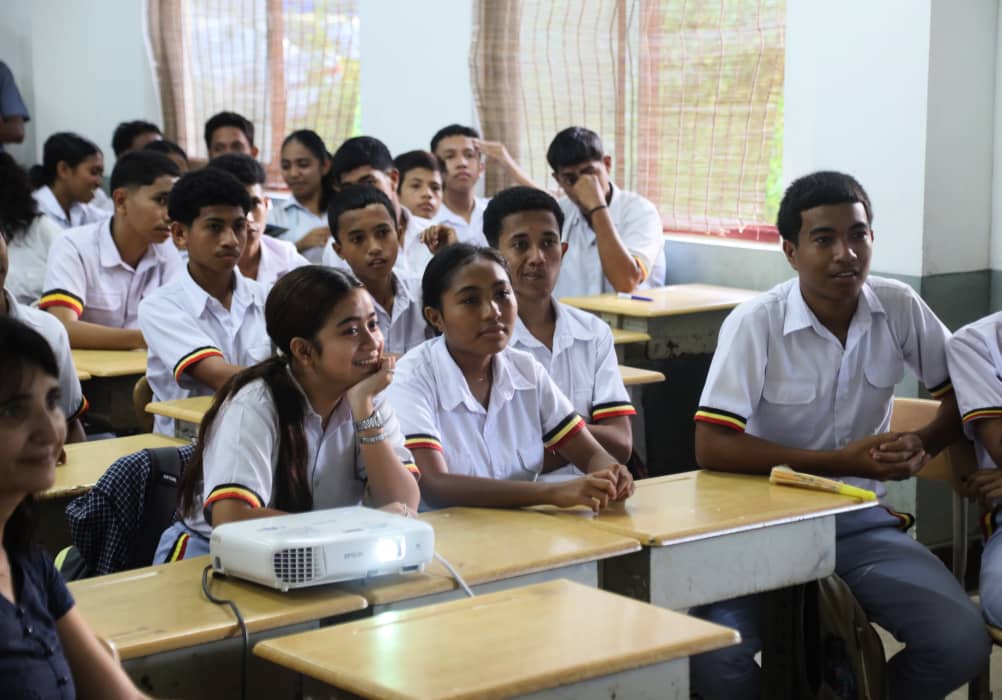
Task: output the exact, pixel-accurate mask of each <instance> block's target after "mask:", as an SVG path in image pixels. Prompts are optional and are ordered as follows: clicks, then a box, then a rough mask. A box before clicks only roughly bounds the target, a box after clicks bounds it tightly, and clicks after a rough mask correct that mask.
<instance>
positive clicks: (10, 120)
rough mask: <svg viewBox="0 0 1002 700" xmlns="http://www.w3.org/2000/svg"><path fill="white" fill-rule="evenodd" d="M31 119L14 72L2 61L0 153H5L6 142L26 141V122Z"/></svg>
mask: <svg viewBox="0 0 1002 700" xmlns="http://www.w3.org/2000/svg"><path fill="white" fill-rule="evenodd" d="M30 119H31V116H30V115H29V114H28V108H27V107H25V106H24V100H23V99H21V93H20V92H19V91H18V89H17V83H15V82H14V74H13V73H11V72H10V68H8V67H7V64H6V63H4V62H3V61H0V153H3V150H4V144H5V143H21V142H22V141H24V123H25V122H27V121H29V120H30Z"/></svg>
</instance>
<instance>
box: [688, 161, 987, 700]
mask: <svg viewBox="0 0 1002 700" xmlns="http://www.w3.org/2000/svg"><path fill="white" fill-rule="evenodd" d="M872 220H873V216H872V209H871V207H870V200H869V198H868V197H867V195H866V192H864V190H863V188H862V187H861V186H860V185H859V183H858V182H856V180H854V179H853V178H852V177H850V176H848V175H844V174H842V173H835V172H818V173H814V174H812V175H808V176H806V177H802V178H800V179H798V180H796V181H795V182H793V184H791V185H790V187H789V189H787V191H786V194H785V195H784V196H783V200H782V202H781V204H780V208H779V214H778V222H777V225H778V228H779V233H780V235H781V236H782V237H783V251H784V253H785V254H786V257H787V260H788V261H789V263H790V265H791V266H792V267H793V269H794V270H796V271H797V275H798V276H797V277H796V278H794V279H792V280H789V281H788V282H784V283H783V284H781V285H778V286H777V287H774V288H773V289H772V290H770V291H769V292H766V293H765V294H763V295H761V296H760V297H757V298H755V299H753V300H751V301H749V302H746V303H744V304H742V305H740V306H739V307H738V308H737V309H735V310H734V311H733V312H732V313H731V314H730V315H729V316H728V317H727V319H726V320H725V321H724V323H723V326H722V327H721V329H720V336H719V340H718V345H717V348H718V349H717V352H716V353H715V354H714V356H713V361H712V363H711V366H710V371H709V375H708V377H707V380H706V385H705V387H704V389H703V394H702V397H701V398H700V407H699V410H698V411H697V413H696V416H695V418H696V460H697V461H698V462H699V465H700V466H701V467H704V468H708V469H717V470H721V471H730V472H739V473H745V474H763V475H764V474H768V473H769V470H770V469H771V468H772V467H773V466H774V465H777V464H788V465H790V466H791V467H793V468H794V469H797V470H800V471H806V472H810V473H814V474H819V475H822V476H828V477H834V478H836V479H841V480H842V481H845V482H847V483H852V484H854V485H857V486H862V487H864V488H868V489H873V490H875V491H876V492H877V494H878V496H883V495H884V492H885V489H884V486H883V482H884V481H887V480H889V479H893V480H899V479H907V478H908V477H910V476H912V475H913V474H915V473H916V472H917V471H919V470H920V469H921V468H922V466H923V465H924V464H925V463H926V462H927V461H928V460H929V458H930V457H931V456H933V455H935V454H936V453H938V452H939V451H940V450H941V449H943V448H944V447H945V446H946V445H948V444H950V443H951V442H953V441H954V440H955V439H957V438H958V437H959V434H960V430H959V427H960V422H959V420H958V415H957V408H956V399H955V397H954V394H953V391H952V388H951V385H950V377H949V373H948V371H947V362H946V342H947V338H948V336H949V331H947V329H946V328H945V327H944V326H943V324H942V323H940V321H939V319H938V318H936V316H935V315H934V314H933V313H932V311H931V310H930V309H929V307H927V306H926V305H925V303H924V302H923V301H922V299H921V298H920V297H919V296H918V295H917V294H916V293H915V292H914V291H912V289H911V288H910V287H908V286H907V285H905V284H902V283H901V282H896V281H894V280H889V279H883V278H880V277H872V276H871V277H869V278H868V273H869V268H870V255H871V248H872V245H873V232H872V230H871V228H870V225H871V222H872ZM906 366H907V367H909V368H910V369H911V370H912V371H913V372H914V373H915V374H916V375H917V376H918V378H919V379H920V380H921V381H922V382H923V383H924V384H925V386H926V387H928V389H929V391H930V393H932V394H933V396H937V397H939V398H940V399H941V401H942V404H941V406H940V409H939V411H938V413H937V415H936V417H935V419H934V420H933V421H931V422H930V423H929V424H928V425H926V426H924V427H923V428H922V429H920V430H917V431H915V432H913V433H901V434H898V433H889V432H887V430H888V426H889V424H890V418H891V406H892V400H893V394H894V386H895V384H896V383H897V382H898V381H899V380H900V379H901V378H902V377H903V376H904V371H905V367H906ZM902 520H905V518H904V517H903V516H901V515H898V514H895V513H894V512H893V511H890V510H889V509H886V508H882V507H875V508H867V509H865V510H860V511H855V512H852V513H846V514H843V515H839V516H837V517H836V520H835V522H836V556H835V573H837V574H838V575H839V576H840V577H841V578H842V579H843V580H844V581H845V582H846V583H847V584H848V586H849V588H850V589H852V592H853V594H854V595H855V596H856V599H857V600H858V601H859V603H860V605H861V606H862V608H863V609H864V610H865V611H866V613H867V615H868V616H869V618H870V620H872V621H873V622H875V623H877V624H879V625H880V626H881V627H883V628H884V629H886V630H887V631H889V632H890V633H891V634H893V635H894V636H895V637H896V638H897V639H898V640H899V641H901V642H903V643H904V644H905V647H904V649H903V650H902V651H900V652H898V653H897V654H895V655H894V657H893V658H892V659H891V660H890V661H889V662H888V666H887V673H888V682H889V687H890V697H891V698H894V699H899V698H900V699H904V698H909V699H910V700H921V699H922V698H930V699H931V698H943V697H944V696H946V695H947V694H949V693H950V692H951V691H952V690H954V689H955V688H957V687H958V686H960V685H962V684H963V683H966V682H967V681H968V680H970V679H971V678H973V677H974V676H975V675H976V674H977V673H978V672H979V671H980V669H981V668H982V667H983V665H984V663H985V662H986V661H987V658H988V654H989V651H990V644H989V640H988V636H987V634H986V633H985V626H984V622H983V621H982V619H981V615H980V614H979V612H978V610H977V608H975V607H974V605H973V604H972V603H971V601H970V600H969V599H968V597H967V594H966V593H965V592H964V590H963V589H962V588H961V587H960V585H959V584H958V583H957V581H956V579H954V578H953V576H952V575H951V574H950V572H949V571H947V569H946V568H945V567H944V566H943V564H942V563H941V562H940V561H939V559H937V558H936V557H935V556H933V555H932V554H931V553H930V552H929V551H928V550H927V549H926V548H925V547H923V546H922V545H921V544H919V543H918V542H916V541H915V540H913V539H912V538H911V537H909V536H908V535H907V534H906V533H905V532H903V531H902V530H901V529H900V526H901V524H902ZM690 612H691V613H692V614H693V615H696V616H698V617H704V618H707V619H710V620H713V621H715V622H719V623H721V624H724V625H728V626H730V627H734V628H736V629H737V630H738V631H739V632H740V633H741V639H742V641H741V644H740V645H739V646H735V647H731V648H729V649H727V650H723V651H718V652H712V653H709V654H702V655H699V656H695V657H693V659H692V665H691V669H692V675H693V689H694V690H695V691H696V692H697V693H699V694H701V696H702V697H703V698H705V699H706V700H712V699H713V698H729V699H730V698H753V697H754V698H758V697H759V695H760V683H761V679H760V671H759V668H758V666H757V664H756V663H755V661H754V658H753V657H754V654H755V653H756V652H757V651H758V650H759V649H761V631H760V625H761V621H762V610H761V599H760V597H759V596H755V595H753V596H748V597H745V598H740V599H736V600H731V601H725V602H722V603H717V604H714V605H707V606H703V607H700V608H694V609H693V610H691V611H690Z"/></svg>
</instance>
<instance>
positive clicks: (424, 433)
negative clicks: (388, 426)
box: [386, 353, 442, 452]
mask: <svg viewBox="0 0 1002 700" xmlns="http://www.w3.org/2000/svg"><path fill="white" fill-rule="evenodd" d="M425 355H426V354H425V353H409V354H407V355H404V356H403V357H402V358H401V359H400V362H399V363H398V364H397V371H396V373H395V374H396V376H395V377H394V378H393V382H392V383H391V384H390V386H389V388H388V389H387V390H386V400H387V403H389V405H390V406H392V407H393V409H394V410H395V411H396V415H397V418H398V419H399V421H400V430H401V432H402V433H403V435H404V446H405V447H406V448H407V449H408V450H411V451H413V450H438V451H439V452H441V451H442V437H441V430H440V428H439V422H438V411H437V410H436V403H437V396H438V392H436V391H435V387H434V386H432V385H431V384H430V382H428V381H426V380H425V378H424V377H423V376H422V373H421V372H420V371H419V370H420V367H419V362H418V361H417V360H418V358H419V357H421V358H422V359H425V360H427V359H428V358H426V357H425Z"/></svg>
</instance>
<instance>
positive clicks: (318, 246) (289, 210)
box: [268, 129, 331, 263]
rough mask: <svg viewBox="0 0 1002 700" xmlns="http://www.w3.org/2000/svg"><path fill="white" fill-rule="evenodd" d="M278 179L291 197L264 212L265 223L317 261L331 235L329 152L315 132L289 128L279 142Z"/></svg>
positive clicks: (310, 258)
mask: <svg viewBox="0 0 1002 700" xmlns="http://www.w3.org/2000/svg"><path fill="white" fill-rule="evenodd" d="M281 165H282V179H283V180H285V184H286V185H287V186H288V187H289V191H290V192H291V193H292V197H290V198H289V199H287V200H285V201H283V202H279V201H277V200H276V202H275V206H273V207H272V208H271V211H270V212H269V213H268V223H269V224H271V225H273V226H280V227H282V228H284V229H286V230H285V231H284V232H283V233H281V234H279V238H281V239H283V240H286V241H289V242H291V243H294V244H295V245H296V249H297V250H298V251H299V252H300V253H302V254H303V256H305V257H306V259H307V260H309V261H310V262H312V263H318V262H320V259H321V258H322V257H323V253H324V248H325V247H326V246H327V243H328V241H329V240H330V237H331V232H330V229H329V228H327V200H328V194H329V193H328V185H327V173H329V172H330V169H331V158H330V154H329V153H327V147H326V146H325V145H324V141H323V139H322V138H320V136H319V135H318V134H317V133H316V132H315V131H310V130H309V129H300V130H299V131H293V132H292V133H291V134H289V135H288V136H286V137H285V141H283V142H282V161H281Z"/></svg>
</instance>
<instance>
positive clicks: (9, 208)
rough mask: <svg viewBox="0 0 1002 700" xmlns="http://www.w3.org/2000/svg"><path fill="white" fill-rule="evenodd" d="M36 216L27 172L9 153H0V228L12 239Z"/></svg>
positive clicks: (22, 232) (26, 228)
mask: <svg viewBox="0 0 1002 700" xmlns="http://www.w3.org/2000/svg"><path fill="white" fill-rule="evenodd" d="M37 216H38V205H37V204H36V203H35V198H34V197H32V196H31V183H29V182H28V173H27V171H25V169H24V168H22V167H21V166H20V165H19V164H18V162H17V161H16V160H14V158H13V156H11V155H10V154H9V153H0V229H3V231H4V232H5V233H6V234H7V238H8V240H13V239H15V238H17V237H18V236H21V235H23V234H24V232H25V231H27V230H28V227H29V226H31V222H33V221H34V220H35V217H37Z"/></svg>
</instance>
